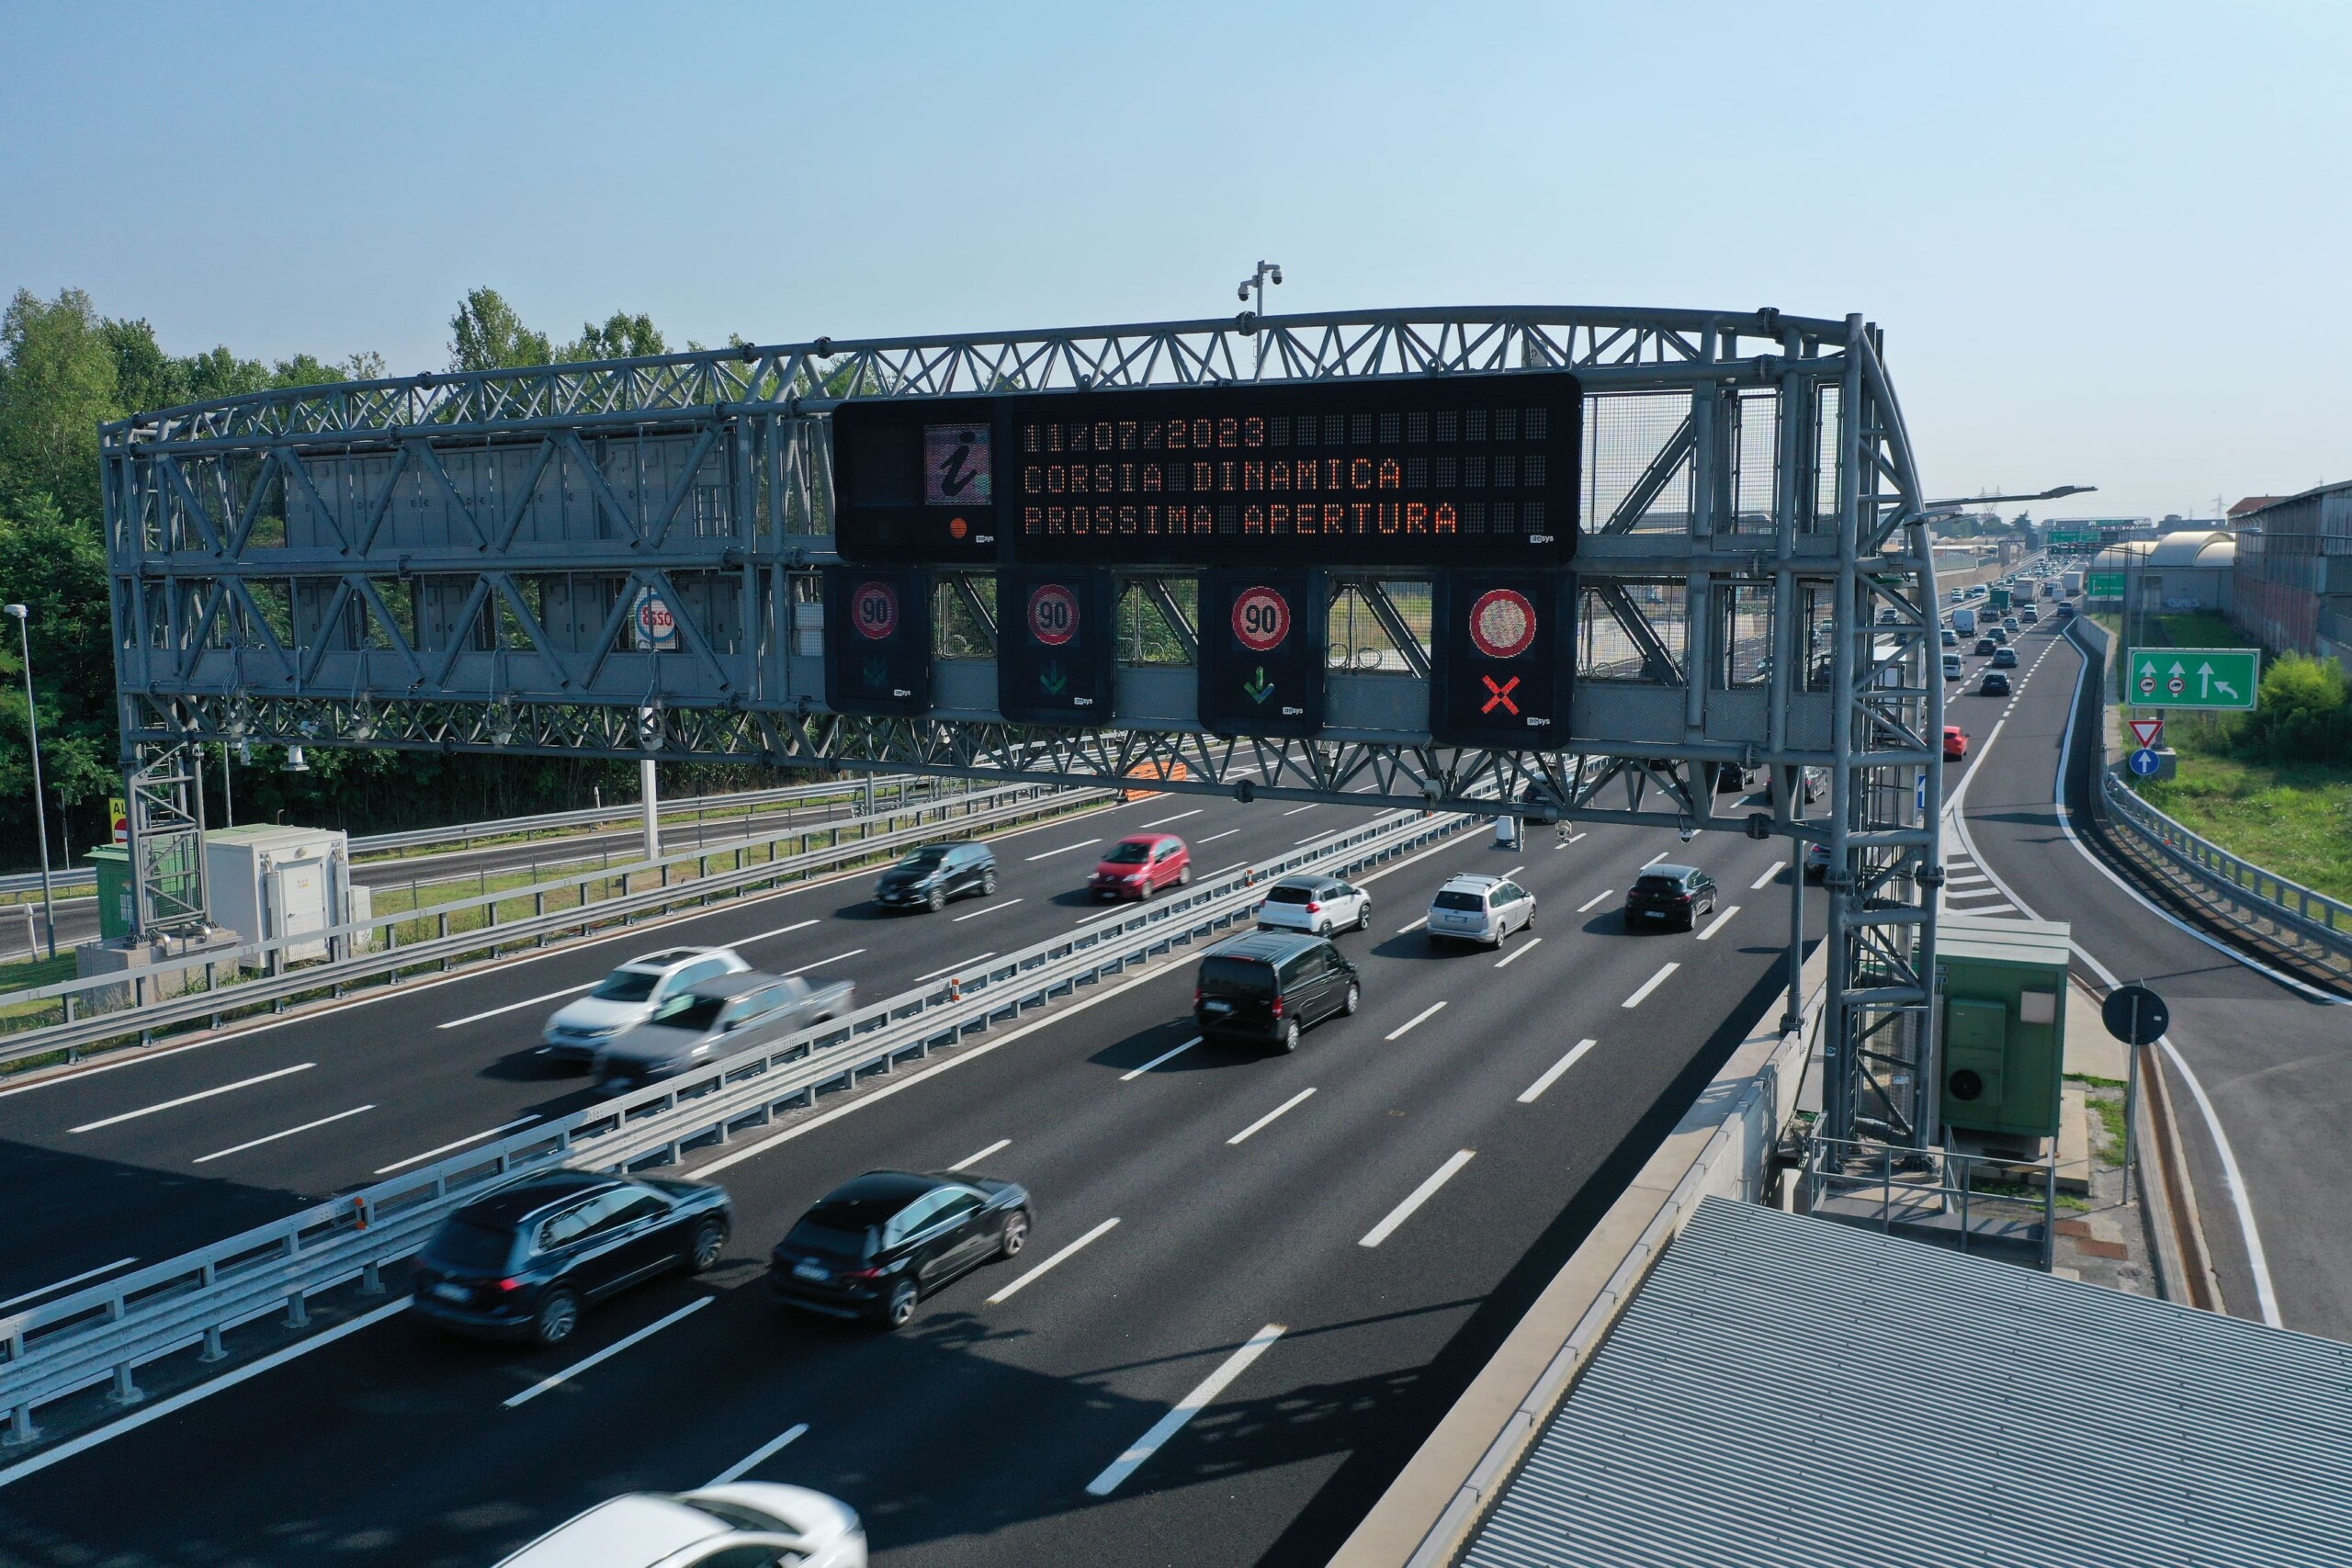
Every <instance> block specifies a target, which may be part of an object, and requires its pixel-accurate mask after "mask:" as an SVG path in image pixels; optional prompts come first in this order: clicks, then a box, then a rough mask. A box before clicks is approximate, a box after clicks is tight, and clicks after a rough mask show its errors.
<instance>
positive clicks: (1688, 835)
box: [1682, 828, 1699, 844]
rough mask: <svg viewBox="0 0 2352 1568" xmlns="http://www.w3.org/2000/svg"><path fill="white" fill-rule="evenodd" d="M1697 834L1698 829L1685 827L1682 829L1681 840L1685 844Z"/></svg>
mask: <svg viewBox="0 0 2352 1568" xmlns="http://www.w3.org/2000/svg"><path fill="white" fill-rule="evenodd" d="M1698 836H1699V829H1696V828H1685V829H1682V841H1683V842H1684V843H1686V844H1687V843H1689V842H1690V841H1691V840H1693V839H1695V838H1697V837H1698Z"/></svg>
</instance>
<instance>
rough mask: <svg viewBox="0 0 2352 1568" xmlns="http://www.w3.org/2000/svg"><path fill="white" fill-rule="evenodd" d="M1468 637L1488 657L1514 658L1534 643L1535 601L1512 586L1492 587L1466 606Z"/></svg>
mask: <svg viewBox="0 0 2352 1568" xmlns="http://www.w3.org/2000/svg"><path fill="white" fill-rule="evenodd" d="M1470 640H1471V642H1472V643H1473V644H1475V645H1476V648H1477V649H1478V651H1479V652H1481V653H1483V654H1485V655H1486V656H1487V658H1489V659H1517V658H1518V657H1519V656H1520V655H1521V654H1522V653H1525V652H1526V651H1527V650H1528V649H1530V648H1532V647H1533V646H1534V643H1535V605H1534V604H1533V603H1532V601H1531V600H1529V598H1528V597H1527V595H1526V594H1524V593H1521V592H1519V591H1518V590H1517V589H1515V588H1496V589H1491V590H1489V591H1488V592H1485V593H1481V594H1479V595H1478V598H1477V602H1476V604H1472V605H1471V606H1470Z"/></svg>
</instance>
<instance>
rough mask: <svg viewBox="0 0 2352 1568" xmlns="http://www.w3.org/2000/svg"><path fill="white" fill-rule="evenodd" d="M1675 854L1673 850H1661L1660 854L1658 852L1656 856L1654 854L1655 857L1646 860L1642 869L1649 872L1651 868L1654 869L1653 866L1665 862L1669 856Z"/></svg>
mask: <svg viewBox="0 0 2352 1568" xmlns="http://www.w3.org/2000/svg"><path fill="white" fill-rule="evenodd" d="M1672 853H1673V851H1672V850H1660V851H1658V852H1657V853H1656V854H1654V855H1652V856H1650V858H1649V859H1647V860H1645V861H1644V862H1643V863H1642V869H1643V870H1644V871H1647V870H1649V868H1650V867H1652V866H1654V865H1656V864H1657V863H1658V862H1660V861H1662V860H1664V859H1665V858H1666V857H1667V856H1668V855H1670V854H1672Z"/></svg>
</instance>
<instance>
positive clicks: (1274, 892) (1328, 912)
mask: <svg viewBox="0 0 2352 1568" xmlns="http://www.w3.org/2000/svg"><path fill="white" fill-rule="evenodd" d="M1371 924H1372V895H1371V894H1369V893H1366V892H1365V891H1364V890H1363V888H1361V887H1351V886H1348V885H1347V884H1346V883H1344V882H1342V881H1340V879H1339V878H1338V877H1336V876H1285V877H1283V879H1282V880H1281V881H1280V882H1277V883H1275V884H1274V885H1273V886H1272V887H1269V888H1267V889H1266V897H1264V898H1263V899H1262V900H1261V901H1260V903H1259V905H1258V929H1259V930H1260V931H1311V932H1313V933H1314V934H1315V935H1317V936H1329V935H1330V934H1331V933H1332V932H1333V931H1339V930H1340V929H1341V928H1343V927H1353V928H1354V929H1355V930H1357V931H1363V930H1364V929H1365V928H1366V927H1368V926H1370V925H1371Z"/></svg>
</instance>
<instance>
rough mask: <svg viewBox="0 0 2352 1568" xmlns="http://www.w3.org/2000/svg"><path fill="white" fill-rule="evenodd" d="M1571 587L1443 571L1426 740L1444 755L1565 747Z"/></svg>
mask: <svg viewBox="0 0 2352 1568" xmlns="http://www.w3.org/2000/svg"><path fill="white" fill-rule="evenodd" d="M1573 581H1574V580H1573V579H1572V578H1569V577H1567V576H1566V575H1565V574H1561V573H1545V574H1541V575H1522V574H1518V573H1509V574H1504V573H1487V572H1468V571H1464V572H1451V571H1450V572H1445V573H1442V575H1440V576H1439V578H1438V579H1437V581H1436V584H1435V589H1436V597H1435V600H1434V602H1433V604H1432V606H1431V620H1430V734H1431V736H1432V737H1433V738H1434V739H1436V740H1437V742H1438V743H1439V744H1440V745H1442V746H1501V747H1541V748H1546V749H1550V748H1556V747H1562V746H1565V745H1566V743H1567V735H1568V696H1569V691H1570V685H1571V666H1572V665H1573V663H1574V657H1573V656H1574V651H1575V648H1576V637H1575V632H1574V627H1573V626H1571V624H1570V617H1571V615H1572V613H1573V612H1572V608H1571V607H1572V606H1573V604H1575V601H1576V595H1575V592H1574V591H1573V587H1572V584H1573Z"/></svg>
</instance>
